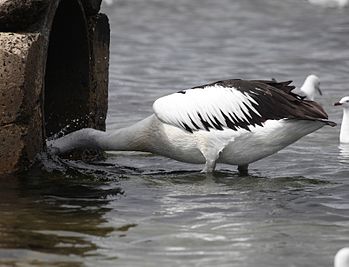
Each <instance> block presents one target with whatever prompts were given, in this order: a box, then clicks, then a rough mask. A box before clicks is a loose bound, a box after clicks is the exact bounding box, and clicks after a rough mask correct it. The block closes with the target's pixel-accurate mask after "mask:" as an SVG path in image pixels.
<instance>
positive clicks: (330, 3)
mask: <svg viewBox="0 0 349 267" xmlns="http://www.w3.org/2000/svg"><path fill="white" fill-rule="evenodd" d="M308 1H309V3H311V4H314V5H318V6H323V7H339V8H343V7H346V6H348V4H349V0H308Z"/></svg>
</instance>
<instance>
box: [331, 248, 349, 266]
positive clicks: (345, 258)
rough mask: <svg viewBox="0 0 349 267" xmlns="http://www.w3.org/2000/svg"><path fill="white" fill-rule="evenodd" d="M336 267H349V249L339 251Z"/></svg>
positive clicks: (335, 260)
mask: <svg viewBox="0 0 349 267" xmlns="http://www.w3.org/2000/svg"><path fill="white" fill-rule="evenodd" d="M334 267H349V247H347V248H341V249H340V250H338V252H337V253H336V255H335V257H334Z"/></svg>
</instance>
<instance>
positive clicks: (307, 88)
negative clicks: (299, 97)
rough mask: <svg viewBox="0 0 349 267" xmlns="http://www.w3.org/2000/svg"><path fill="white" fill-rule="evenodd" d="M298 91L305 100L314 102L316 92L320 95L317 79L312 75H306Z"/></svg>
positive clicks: (318, 80)
mask: <svg viewBox="0 0 349 267" xmlns="http://www.w3.org/2000/svg"><path fill="white" fill-rule="evenodd" d="M300 91H301V92H302V94H304V95H305V97H306V99H308V100H311V101H314V99H315V94H316V92H318V93H319V94H320V95H322V92H321V90H320V79H319V77H318V76H316V75H314V74H310V75H308V76H307V78H306V79H305V81H304V83H303V85H302V87H301V88H300Z"/></svg>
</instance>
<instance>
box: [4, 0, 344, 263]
mask: <svg viewBox="0 0 349 267" xmlns="http://www.w3.org/2000/svg"><path fill="white" fill-rule="evenodd" d="M103 11H104V12H105V13H107V14H108V16H109V19H110V24H111V29H112V36H111V62H110V63H111V64H110V86H109V113H108V119H107V128H108V130H113V129H117V128H119V127H123V126H127V125H129V124H132V123H134V122H136V121H138V120H139V119H142V118H144V117H146V116H148V115H150V114H151V113H152V108H151V105H152V103H153V101H154V100H155V99H156V98H157V97H160V96H162V95H165V94H168V93H171V92H176V91H178V90H181V89H185V88H188V87H193V86H196V85H200V84H204V83H207V82H213V81H216V80H219V79H225V78H246V79H267V78H271V77H274V78H276V79H278V80H290V79H291V80H293V81H294V84H295V85H296V86H299V85H301V83H302V82H303V80H304V78H305V76H306V75H308V74H310V73H315V74H317V75H319V76H320V78H321V81H322V82H321V87H322V90H323V93H324V95H323V96H322V97H318V100H319V102H320V103H321V104H322V105H323V106H324V108H325V109H326V110H327V112H328V113H329V116H330V119H332V120H333V121H336V122H337V123H340V120H341V112H342V111H341V110H340V109H338V108H335V107H333V106H332V104H333V102H335V101H338V100H339V99H340V98H341V97H342V96H344V95H349V91H348V84H349V75H348V70H349V49H348V47H347V46H348V36H349V27H348V25H349V16H348V10H339V9H323V8H319V7H316V6H311V5H309V4H308V3H307V2H306V1H302V0H297V1H296V0H283V1H276V0H262V1H257V0H218V1H208V0H200V1H199V0H177V1H171V0H161V1H160V0H119V1H117V2H116V3H115V4H113V5H111V6H103ZM338 135H339V127H336V128H331V127H324V128H323V129H321V130H319V131H317V132H316V133H313V134H311V135H309V136H307V137H305V138H303V139H301V140H300V141H298V142H297V143H295V144H293V145H292V146H289V147H288V148H286V149H284V150H283V151H281V152H279V153H278V154H275V155H273V156H271V157H268V158H266V159H263V160H261V161H258V162H256V163H255V164H252V165H251V166H250V168H251V170H250V176H247V177H240V176H239V175H238V174H237V172H236V169H235V167H234V166H227V165H218V167H217V169H218V172H217V173H215V175H213V176H206V175H203V174H200V173H199V171H200V169H201V168H202V166H198V165H190V164H185V163H180V162H176V161H173V160H170V159H166V158H162V157H159V156H152V155H149V154H144V153H125V152H122V153H121V152H117V153H109V154H108V159H107V160H106V161H103V162H96V163H91V164H87V163H82V162H79V161H68V160H62V159H52V158H51V157H48V158H43V159H42V162H43V163H42V166H44V167H42V166H41V167H40V166H38V168H36V169H34V170H32V171H30V172H28V173H26V174H23V175H20V176H5V177H1V178H0V184H1V186H0V195H1V197H2V200H1V202H0V266H130V267H131V266H132V267H134V266H200V267H201V266H212V265H214V264H215V265H216V266H236V267H240V266H248V267H249V266H259V267H270V266H273V267H274V266H275V267H278V266H290V267H291V266H302V267H304V266H324V267H325V266H332V258H333V255H334V254H335V252H336V251H337V250H338V249H339V248H341V247H343V246H349V180H348V179H349V168H348V167H349V147H348V146H339V144H338Z"/></svg>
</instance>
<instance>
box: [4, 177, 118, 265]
mask: <svg viewBox="0 0 349 267" xmlns="http://www.w3.org/2000/svg"><path fill="white" fill-rule="evenodd" d="M0 183H1V188H0V195H1V203H0V236H1V239H0V265H2V264H7V265H8V264H10V263H11V262H12V263H13V264H15V263H16V264H18V262H21V261H23V262H25V263H28V262H35V261H37V260H38V257H39V258H40V261H38V263H39V262H41V264H44V265H45V266H47V265H49V262H50V259H51V258H52V260H53V261H54V262H55V264H57V266H65V264H66V266H80V265H81V264H80V263H79V262H78V261H77V262H75V261H76V258H79V257H83V256H85V255H88V254H91V253H96V252H95V251H96V249H97V245H96V244H95V242H94V238H96V237H106V236H107V235H108V234H110V233H111V232H112V231H113V230H114V228H113V227H111V226H108V224H107V221H106V220H105V219H104V215H105V214H106V213H107V212H108V211H110V208H108V203H109V202H110V201H111V200H114V199H115V198H116V197H118V196H119V195H121V194H122V190H121V189H120V187H118V186H117V185H116V186H114V187H113V185H112V184H110V183H109V184H108V185H106V184H105V183H103V182H100V181H96V180H91V179H86V177H74V178H66V177H64V176H61V175H52V174H51V175H47V174H46V173H41V174H40V173H36V175H33V174H31V175H30V174H29V175H28V174H26V177H21V176H2V177H0ZM13 251H15V252H16V253H12V252H13ZM52 254H54V255H57V256H58V258H57V257H52ZM74 258H75V259H74ZM74 262H75V263H74ZM68 263H69V264H71V265H69V264H68ZM72 263H74V264H72ZM46 264H47V265H46ZM61 264H62V265H61Z"/></svg>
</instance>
